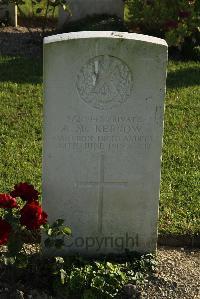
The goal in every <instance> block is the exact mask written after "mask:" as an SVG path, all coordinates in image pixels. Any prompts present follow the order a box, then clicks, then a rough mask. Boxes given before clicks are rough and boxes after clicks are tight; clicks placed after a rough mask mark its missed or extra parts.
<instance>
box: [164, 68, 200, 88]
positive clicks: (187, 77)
mask: <svg viewBox="0 0 200 299" xmlns="http://www.w3.org/2000/svg"><path fill="white" fill-rule="evenodd" d="M199 84H200V67H184V68H182V69H178V70H176V71H169V73H168V75H167V88H179V87H189V86H194V85H199Z"/></svg>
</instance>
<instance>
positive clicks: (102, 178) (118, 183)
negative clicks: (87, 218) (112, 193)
mask: <svg viewBox="0 0 200 299" xmlns="http://www.w3.org/2000/svg"><path fill="white" fill-rule="evenodd" d="M104 160H105V159H104V155H101V156H100V161H99V180H98V181H88V182H79V183H78V185H79V186H84V187H85V186H86V187H87V186H91V185H97V186H98V232H99V233H101V232H102V227H103V208H104V207H103V205H104V188H105V186H107V185H116V186H122V187H126V186H127V185H128V182H127V181H105V174H104V163H105V162H104Z"/></svg>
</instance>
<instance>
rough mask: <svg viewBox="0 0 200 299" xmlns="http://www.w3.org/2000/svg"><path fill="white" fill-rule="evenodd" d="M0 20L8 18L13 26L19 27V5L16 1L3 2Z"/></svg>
mask: <svg viewBox="0 0 200 299" xmlns="http://www.w3.org/2000/svg"><path fill="white" fill-rule="evenodd" d="M0 20H2V21H4V20H8V21H9V24H10V25H11V26H14V27H17V6H16V5H15V4H14V3H9V4H1V5H0Z"/></svg>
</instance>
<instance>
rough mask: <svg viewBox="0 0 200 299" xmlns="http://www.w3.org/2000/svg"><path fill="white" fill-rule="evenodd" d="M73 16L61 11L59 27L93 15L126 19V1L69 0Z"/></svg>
mask: <svg viewBox="0 0 200 299" xmlns="http://www.w3.org/2000/svg"><path fill="white" fill-rule="evenodd" d="M67 3H68V4H69V7H70V11H71V14H69V13H68V12H65V11H64V10H63V8H62V7H61V8H60V9H59V19H58V27H62V25H64V23H65V22H72V21H77V20H80V19H83V18H85V17H87V16H93V15H111V16H117V17H119V18H121V19H123V18H124V0H69V1H67Z"/></svg>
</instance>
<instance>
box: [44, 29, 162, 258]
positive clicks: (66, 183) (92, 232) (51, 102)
mask: <svg viewBox="0 0 200 299" xmlns="http://www.w3.org/2000/svg"><path fill="white" fill-rule="evenodd" d="M166 63H167V44H166V42H165V41H164V40H161V39H158V38H154V37H150V36H144V35H138V34H128V33H118V32H78V33H71V34H63V35H56V36H51V37H47V38H45V40H44V94H45V106H44V148H43V205H44V209H45V210H46V211H47V213H48V214H49V217H50V221H53V220H55V219H57V218H63V219H65V221H66V224H67V225H69V226H70V227H71V228H72V231H73V237H72V238H71V239H70V240H69V241H68V243H67V244H66V249H65V252H66V253H75V252H79V253H81V254H89V255H98V254H100V253H103V254H106V253H110V252H112V253H123V252H124V250H125V249H126V248H128V249H129V250H132V251H139V252H150V251H154V250H155V249H156V240H157V219H158V202H159V185H160V164H161V147H162V134H163V110H164V96H165V80H166Z"/></svg>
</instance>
